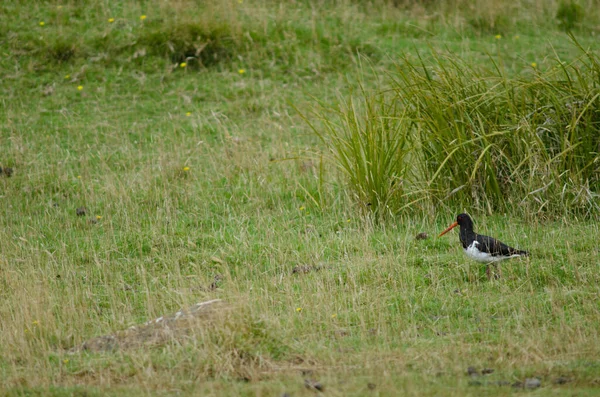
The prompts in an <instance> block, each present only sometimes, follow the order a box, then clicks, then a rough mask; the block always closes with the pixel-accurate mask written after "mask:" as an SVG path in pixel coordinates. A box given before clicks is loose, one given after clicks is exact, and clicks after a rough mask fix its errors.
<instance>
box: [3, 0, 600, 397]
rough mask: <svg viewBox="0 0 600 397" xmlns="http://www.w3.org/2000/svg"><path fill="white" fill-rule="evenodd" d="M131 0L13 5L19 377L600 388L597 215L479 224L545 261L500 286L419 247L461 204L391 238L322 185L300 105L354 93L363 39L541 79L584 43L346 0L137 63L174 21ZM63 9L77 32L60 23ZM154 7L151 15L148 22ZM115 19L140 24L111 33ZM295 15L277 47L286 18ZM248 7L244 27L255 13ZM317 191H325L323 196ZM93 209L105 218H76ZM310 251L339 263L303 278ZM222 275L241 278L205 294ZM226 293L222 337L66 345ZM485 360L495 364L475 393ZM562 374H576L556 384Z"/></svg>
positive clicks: (291, 388) (9, 377)
mask: <svg viewBox="0 0 600 397" xmlns="http://www.w3.org/2000/svg"><path fill="white" fill-rule="evenodd" d="M118 4H119V6H118V7H117V6H115V7H116V8H115V9H105V8H102V7H97V8H96V9H92V8H91V7H90V8H89V9H88V10H87V11H86V12H78V11H77V9H76V8H75V7H71V6H65V7H63V8H61V9H60V10H57V9H55V8H54V7H55V6H54V5H46V6H43V7H41V8H36V7H37V6H35V7H29V6H25V5H21V4H20V3H19V2H14V3H13V2H10V3H7V5H5V6H4V7H6V8H5V11H6V10H10V11H11V12H13V14H12V15H19V17H18V18H9V15H10V14H9V13H8V12H5V13H4V14H3V17H2V18H3V21H2V22H3V24H2V25H3V26H4V30H3V31H2V37H3V40H2V46H3V47H2V52H3V54H8V55H7V56H4V57H3V60H2V77H3V78H2V84H1V86H0V87H1V90H2V97H3V100H2V101H3V106H2V110H1V112H2V113H1V114H2V123H1V126H0V141H1V142H2V144H1V145H0V161H1V165H2V166H12V167H14V168H15V175H14V176H13V177H12V178H10V179H9V178H0V189H1V190H0V191H1V196H2V197H1V200H2V201H1V203H2V204H1V205H0V224H1V225H2V227H1V228H0V252H1V254H0V283H2V284H1V289H0V291H1V292H0V294H1V297H2V299H1V301H0V316H1V317H2V319H3V320H2V322H0V332H1V334H2V344H1V345H0V355H1V357H2V358H1V359H0V377H1V378H0V379H1V381H2V383H1V384H0V387H2V388H4V389H7V390H12V392H14V393H19V391H22V390H44V389H46V388H48V387H51V388H52V390H54V391H55V392H56V394H69V393H75V394H76V393H77V392H78V390H82V389H81V388H82V387H92V389H90V390H91V391H93V390H98V391H100V390H104V391H106V390H112V391H114V392H115V393H116V394H118V393H119V392H122V391H123V389H127V390H130V391H131V390H137V391H138V392H139V393H140V394H143V393H146V392H148V391H150V392H159V393H161V392H162V393H167V392H172V391H174V390H183V391H195V392H198V393H202V394H206V395H210V394H212V395H223V394H227V393H229V394H231V395H237V394H242V393H246V394H247V395H276V394H277V393H282V392H284V391H287V392H290V393H293V394H294V395H298V394H300V395H301V394H303V393H306V394H307V395H308V394H310V393H311V392H309V391H307V390H305V389H304V386H303V384H302V382H303V379H304V378H310V377H312V378H315V379H318V380H320V381H321V382H322V383H323V384H324V385H325V386H326V387H327V389H328V394H332V395H345V396H347V395H363V394H366V393H367V392H368V393H374V394H377V393H379V394H380V395H394V394H396V393H397V392H398V390H401V391H403V392H404V393H406V394H411V395H440V394H444V395H452V394H456V395H468V394H469V393H471V394H482V393H484V394H487V395H504V394H509V393H510V392H511V388H510V387H506V386H503V387H498V386H495V385H492V382H494V381H498V380H502V381H509V382H511V383H512V382H515V381H517V380H523V379H524V378H526V377H529V376H538V377H540V378H541V379H542V384H543V387H544V389H543V390H540V391H539V393H540V394H544V395H548V394H552V393H554V394H556V395H559V394H569V393H578V395H593V394H594V393H595V392H597V389H595V387H597V381H598V377H597V376H598V375H597V373H598V368H599V366H600V363H599V362H598V359H597V357H598V354H599V353H600V351H599V350H600V349H599V347H598V344H597V343H596V342H597V340H598V338H599V335H598V329H600V328H599V324H598V319H599V314H600V313H599V307H598V287H597V286H598V283H599V281H600V280H599V276H598V274H599V270H600V261H599V260H598V248H597V237H596V236H597V235H598V232H599V231H598V226H597V223H593V222H591V223H586V222H580V221H577V220H569V221H568V222H564V223H551V224H523V223H522V222H520V221H519V220H516V221H515V222H513V223H511V222H509V221H508V219H507V218H506V217H503V216H497V217H487V218H486V217H483V216H480V217H477V218H476V221H478V222H477V226H478V227H479V229H480V230H482V231H486V232H489V233H493V234H495V235H497V236H498V237H500V238H501V239H503V240H505V241H507V242H511V243H517V242H518V243H519V246H522V247H526V248H528V249H530V250H531V251H532V252H533V253H534V255H533V257H532V259H531V260H530V261H514V262H511V263H509V264H506V265H505V266H504V278H503V279H502V280H501V281H499V282H487V281H484V274H483V269H481V268H480V267H478V266H477V265H475V264H473V263H469V262H467V261H466V260H465V259H464V258H463V256H462V253H461V252H460V250H459V248H458V245H457V237H456V236H455V235H452V236H449V238H447V239H441V240H436V239H430V240H427V241H424V242H417V241H415V240H414V235H415V234H416V233H417V232H419V231H427V232H428V233H429V234H430V235H435V234H436V232H438V231H439V230H441V228H442V227H444V226H446V224H447V223H448V222H449V221H450V220H451V218H452V217H453V216H454V215H455V214H438V215H437V216H428V217H425V218H423V219H421V218H412V219H398V222H397V223H395V224H390V225H387V226H386V227H379V228H372V227H370V226H369V225H368V223H367V222H365V221H364V220H361V219H360V218H358V217H357V215H356V214H355V213H354V211H353V208H352V207H351V206H348V204H347V202H346V200H345V198H344V196H343V195H342V194H340V192H339V187H338V185H337V183H336V182H335V180H336V179H335V175H333V174H332V173H331V172H330V171H327V173H328V175H330V177H329V180H331V184H328V185H326V186H324V187H322V189H321V190H320V187H319V184H318V178H317V176H318V173H319V168H318V167H319V163H318V157H317V159H316V160H315V159H312V160H311V158H310V156H308V155H307V154H306V151H309V152H314V151H315V150H318V145H317V140H316V139H315V138H314V137H313V136H311V135H310V134H309V132H308V129H307V127H306V126H305V125H304V124H303V123H302V122H301V120H300V118H299V117H297V115H296V114H295V113H294V111H293V110H292V108H291V106H290V103H294V104H296V105H298V106H299V107H300V108H302V109H304V108H306V106H308V100H307V98H308V94H310V95H314V96H316V97H318V98H319V99H321V100H323V101H325V102H333V100H334V98H335V95H336V94H337V92H342V93H343V92H344V90H345V89H346V88H347V87H348V86H351V85H352V84H354V83H353V81H355V80H356V78H355V77H356V73H357V72H356V69H355V66H354V65H355V62H356V59H355V58H353V52H352V51H353V50H355V49H358V50H360V51H364V52H367V53H370V54H371V56H372V57H371V59H372V60H373V61H374V62H375V66H374V69H375V72H377V73H382V72H383V71H385V70H386V69H387V68H389V62H390V61H389V59H388V56H390V57H391V58H392V59H393V57H394V54H395V53H399V52H402V51H413V48H415V47H417V48H423V49H425V48H426V47H427V46H428V45H431V46H433V47H434V48H440V49H443V48H445V47H447V48H450V49H453V50H454V51H456V52H458V53H460V54H461V55H463V56H465V57H471V58H472V59H473V62H480V61H482V59H484V58H485V53H486V52H492V53H496V52H500V53H501V54H502V57H503V59H504V61H505V62H506V63H507V64H508V65H509V67H511V68H512V69H513V70H514V71H515V72H516V73H519V72H520V71H521V70H526V69H527V68H528V67H529V66H528V65H529V63H531V62H536V63H537V64H538V66H539V67H542V68H543V67H544V60H545V59H546V57H547V56H548V55H549V54H550V52H551V46H553V47H555V48H557V50H558V51H559V52H560V53H561V54H562V55H564V56H569V54H573V53H575V52H576V51H575V50H574V49H573V48H572V47H571V46H570V45H569V43H568V40H567V39H566V37H564V36H563V35H562V34H560V33H559V32H557V31H555V30H553V29H550V28H547V27H546V28H535V27H523V26H521V27H519V26H518V25H517V26H513V27H512V28H511V29H508V30H507V31H506V32H503V37H502V38H501V39H499V40H498V39H495V38H494V34H493V33H489V34H488V33H484V34H477V33H473V32H470V31H466V32H463V33H464V34H463V35H460V34H458V33H457V30H456V29H455V27H453V26H449V25H440V26H437V27H436V30H435V31H434V32H433V33H435V35H433V36H432V37H429V35H422V34H421V33H419V32H421V31H422V28H419V29H417V28H413V27H411V26H412V25H410V24H406V23H404V20H403V19H394V18H393V16H394V15H389V16H388V17H387V18H385V17H382V16H381V15H380V14H378V13H376V12H373V13H372V14H363V13H361V12H359V11H357V10H356V9H355V8H352V7H350V6H348V5H346V6H344V7H340V8H339V9H338V14H337V18H336V17H333V18H326V17H325V16H322V15H321V14H319V13H317V14H316V15H317V16H315V15H314V14H311V12H310V10H309V9H308V8H306V7H303V6H297V8H294V9H293V10H292V9H287V10H286V12H282V11H277V8H270V7H265V8H264V9H262V8H261V9H257V10H253V12H256V13H257V15H259V16H260V18H259V17H257V20H258V21H259V22H258V23H256V24H255V25H252V26H254V27H255V29H256V31H255V32H256V36H255V40H256V41H257V42H258V41H260V40H265V44H264V45H259V44H260V42H259V43H258V44H257V45H256V48H252V47H251V46H250V45H249V44H247V43H245V42H243V41H242V42H240V43H238V44H236V46H238V47H235V49H236V51H242V50H243V52H242V54H243V55H242V56H240V57H233V58H232V59H229V60H227V61H222V62H219V63H217V64H215V65H213V66H211V67H209V68H197V67H196V66H195V65H194V63H193V60H192V61H191V62H189V63H190V65H189V67H186V68H181V67H177V65H176V62H175V61H179V60H178V59H172V60H167V59H165V58H164V57H158V56H154V55H152V54H148V55H146V56H143V57H138V58H135V59H133V58H131V56H132V53H133V52H134V51H137V50H139V48H138V47H136V46H133V47H132V46H129V47H127V46H125V44H126V43H127V42H128V41H129V40H135V38H138V39H140V38H142V39H143V38H146V39H147V37H148V36H145V33H144V31H143V30H141V29H146V28H148V29H156V30H157V31H161V29H162V27H163V26H164V25H163V24H161V23H162V22H155V21H156V20H160V19H161V18H163V16H164V15H167V16H164V19H166V21H167V22H168V21H169V17H168V15H170V14H169V12H171V11H172V10H171V11H169V10H168V9H167V7H165V8H164V9H160V8H159V7H158V6H157V8H156V10H155V11H156V15H153V14H152V13H151V11H152V7H148V9H147V10H142V9H137V8H135V7H131V6H129V5H127V4H121V3H118ZM176 4H184V3H176ZM182 7H183V6H182ZM184 10H185V8H184ZM92 11H93V12H92ZM213 11H214V10H213ZM58 12H60V13H62V14H61V15H70V16H71V19H70V20H69V23H63V24H58V23H55V22H52V21H59V20H60V19H59V18H58V17H54V19H52V18H53V17H52V15H54V14H55V13H58ZM159 12H160V14H159ZM172 12H175V15H176V16H177V15H181V11H177V10H175V11H172ZM177 12H179V14H177ZM195 12H196V15H199V14H201V12H200V11H195ZM215 12H222V11H219V10H217V11H215ZM142 13H146V14H148V18H147V19H146V21H145V22H144V23H148V24H149V25H147V26H138V25H140V23H141V22H139V19H138V18H139V15H141V14H142ZM159 15H160V17H159ZM219 15H228V14H219ZM311 15H312V17H311ZM114 16H117V21H116V22H115V23H119V24H121V25H115V26H120V29H121V30H119V32H120V33H115V35H114V37H113V36H110V34H109V36H108V37H109V38H111V39H109V40H106V39H103V40H105V41H102V40H101V39H100V38H102V37H103V35H104V33H103V32H105V31H110V29H113V27H112V26H111V25H109V23H108V22H107V19H108V18H109V17H114ZM229 17H231V16H229ZM396 17H398V15H396ZM173 18H176V17H173ZM241 19H242V17H240V20H241ZM286 19H289V21H290V22H289V24H288V25H285V24H283V26H287V27H284V28H281V31H280V32H281V34H280V36H277V37H275V38H271V39H270V40H267V39H266V38H267V37H270V35H271V34H272V32H273V30H269V29H275V28H273V27H270V26H271V25H269V23H274V22H268V21H276V22H277V23H279V24H282V21H286ZM39 20H45V22H46V24H45V26H44V27H40V26H39V24H38V22H39ZM174 20H176V19H174ZM240 20H238V19H235V20H228V22H227V23H229V24H232V23H233V24H239V26H241V27H243V26H245V23H246V22H244V21H243V20H242V21H240ZM398 20H399V21H400V23H399V22H398ZM264 21H267V22H268V23H267V22H264ZM167 22H164V23H167ZM153 23H156V24H155V25H153ZM261 23H264V26H266V27H263V33H260V30H259V28H258V27H257V26H261ZM415 24H418V23H416V22H415ZM6 26H8V27H6ZM236 26H237V25H236ZM290 26H293V28H292V27H290ZM315 26H316V27H315ZM241 29H242V30H243V28H241ZM15 31H16V32H20V36H19V39H15V37H14V35H11V32H15ZM48 32H54V33H48ZM57 32H59V33H57ZM265 32H266V33H265ZM315 32H317V33H315ZM127 34H130V35H131V37H129V36H127ZM588 34H589V32H588ZM28 35H29V36H31V41H28V40H29V39H23V37H29V36H28ZM38 35H40V37H43V36H44V35H48V36H46V37H51V39H48V40H47V42H49V43H50V44H47V42H46V41H44V40H41V41H39V42H37V41H36V40H37V39H36V37H38ZM53 35H54V36H53ZM517 35H518V38H515V36H517ZM63 36H64V37H71V38H72V40H76V42H77V46H76V52H75V53H76V54H77V55H75V56H74V58H73V59H70V60H69V61H66V62H57V61H56V60H55V59H54V60H53V59H52V58H50V60H49V59H48V58H47V52H46V50H47V47H46V46H47V45H49V46H50V47H51V48H54V45H55V44H53V43H55V42H56V40H58V39H56V37H58V38H60V37H63ZM242 36H243V35H242ZM52 37H54V38H52ZM582 40H583V41H584V44H590V43H592V42H593V37H584V38H583V39H582ZM27 43H33V44H31V45H32V46H33V47H32V48H31V49H29V50H26V48H27V46H26V45H25V44H27ZM36 43H37V44H36ZM45 43H46V44H45ZM107 43H108V44H107ZM124 43H125V44H124ZM365 43H368V44H369V45H368V46H366V45H365ZM16 46H21V51H19V49H18V48H15V47H16ZM36 46H37V47H36ZM122 46H125V49H123V47H122ZM142 47H143V46H142ZM24 48H25V49H24ZM36 48H38V49H40V50H39V51H37V50H36ZM144 48H149V49H151V48H154V47H152V42H151V41H150V44H147V45H146V46H145V47H144ZM158 48H162V47H158ZM240 48H241V49H242V50H240ZM100 49H105V51H100ZM148 51H149V52H151V51H150V50H148ZM103 53H104V54H106V55H105V57H104V58H103V57H98V54H100V55H101V54H103ZM239 69H245V73H243V74H240V73H239ZM369 73H371V72H369ZM66 75H69V78H65V76H66ZM366 80H367V81H369V78H366ZM79 85H81V86H83V89H82V90H81V91H78V90H77V86H79ZM49 87H51V88H49ZM187 112H190V113H191V115H189V116H187V115H186V113H187ZM289 158H292V160H283V159H289ZM273 160H282V161H273ZM184 166H189V167H190V170H189V171H183V167H184ZM328 169H329V168H328ZM79 177H80V178H79ZM306 191H308V192H310V193H311V194H312V195H313V196H318V195H319V192H320V194H321V197H322V200H323V202H324V203H325V207H323V208H319V207H318V206H317V205H316V203H314V202H313V201H312V200H311V199H310V198H309V196H308V195H307V194H306ZM80 206H86V207H87V208H88V210H89V211H88V216H86V217H77V216H75V208H77V207H80ZM458 210H459V209H457V211H458ZM96 215H99V216H101V217H102V218H101V219H100V220H99V221H98V222H97V223H96V224H93V223H91V222H90V218H91V219H93V218H95V216H96ZM303 264H308V265H320V266H323V269H321V270H320V271H318V272H311V273H308V274H292V268H293V267H295V266H297V265H303ZM216 274H221V275H223V276H224V279H223V281H221V282H220V284H219V289H217V290H216V291H207V290H206V288H203V287H206V286H207V285H209V284H210V283H211V282H212V280H213V277H214V276H215V275H216ZM214 297H220V298H224V299H226V300H227V301H228V302H230V304H231V307H232V310H231V312H229V313H228V314H226V315H224V318H223V319H222V321H223V323H222V324H221V326H219V327H215V328H214V329H211V332H212V333H213V334H211V337H209V338H200V337H198V338H195V339H194V338H192V340H191V341H188V342H187V343H180V344H179V343H174V344H172V345H167V346H164V347H159V348H148V349H143V350H140V351H125V352H122V353H118V354H104V355H103V354H90V355H75V356H68V355H66V354H64V352H63V349H67V348H69V347H71V346H73V345H74V344H76V343H80V342H81V341H83V340H85V339H87V338H89V337H92V336H96V335H101V334H106V333H109V332H112V331H115V330H119V329H123V328H126V327H127V326H129V325H131V324H134V323H136V322H140V321H144V320H147V319H149V318H153V317H157V316H160V315H162V314H164V313H166V312H169V311H173V310H176V309H177V308H179V307H181V306H187V305H189V304H192V303H194V302H197V301H201V300H208V299H212V298H214ZM298 308H301V311H298V310H297V309H298ZM470 365H473V366H476V367H478V368H483V367H489V368H493V369H495V372H494V374H492V375H489V376H488V377H486V378H484V379H478V380H479V381H480V382H481V383H482V385H480V386H472V385H471V386H470V385H469V382H470V381H471V379H470V378H469V377H467V376H465V375H464V373H465V370H466V368H467V367H468V366H470ZM301 370H312V371H314V372H313V373H312V374H306V375H302V374H301ZM560 376H566V377H568V378H569V379H570V380H572V382H570V383H568V384H567V385H565V386H555V385H553V381H554V380H556V379H557V378H558V377H560ZM243 379H250V382H249V383H248V382H246V381H243ZM368 383H373V384H375V385H376V387H375V390H374V391H369V390H368V388H367V384H368ZM488 383H489V384H488ZM72 387H73V388H72ZM482 389H483V390H484V391H482Z"/></svg>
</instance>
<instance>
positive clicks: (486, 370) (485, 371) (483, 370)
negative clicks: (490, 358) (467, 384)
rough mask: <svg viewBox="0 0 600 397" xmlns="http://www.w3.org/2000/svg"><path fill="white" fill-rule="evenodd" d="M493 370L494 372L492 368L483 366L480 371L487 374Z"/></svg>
mask: <svg viewBox="0 0 600 397" xmlns="http://www.w3.org/2000/svg"><path fill="white" fill-rule="evenodd" d="M493 372H494V370H493V369H492V368H484V369H482V370H481V373H482V374H483V375H489V374H491V373H493Z"/></svg>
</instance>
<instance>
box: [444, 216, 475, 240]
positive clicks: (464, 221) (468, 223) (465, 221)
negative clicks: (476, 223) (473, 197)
mask: <svg viewBox="0 0 600 397" xmlns="http://www.w3.org/2000/svg"><path fill="white" fill-rule="evenodd" d="M456 226H460V227H462V228H465V229H467V230H469V229H470V230H473V220H472V219H471V217H470V216H469V215H467V214H458V216H457V217H456V222H454V223H452V224H451V225H450V226H448V228H447V229H446V230H444V231H443V232H441V233H440V235H439V236H438V237H442V236H443V235H444V234H446V233H448V232H449V231H450V230H452V229H454V228H455V227H456Z"/></svg>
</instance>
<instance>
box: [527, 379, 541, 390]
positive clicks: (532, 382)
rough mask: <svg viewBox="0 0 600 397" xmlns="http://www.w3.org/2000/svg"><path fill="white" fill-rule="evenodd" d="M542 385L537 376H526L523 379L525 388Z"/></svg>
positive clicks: (534, 387)
mask: <svg viewBox="0 0 600 397" xmlns="http://www.w3.org/2000/svg"><path fill="white" fill-rule="evenodd" d="M541 385H542V382H541V381H540V380H539V379H538V378H527V379H525V388H526V389H537V388H538V387H540V386H541Z"/></svg>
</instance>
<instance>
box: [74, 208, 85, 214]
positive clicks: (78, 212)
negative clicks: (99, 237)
mask: <svg viewBox="0 0 600 397" xmlns="http://www.w3.org/2000/svg"><path fill="white" fill-rule="evenodd" d="M75 213H76V214H77V216H85V214H86V213H87V208H85V207H79V208H77V209H76V210H75Z"/></svg>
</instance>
